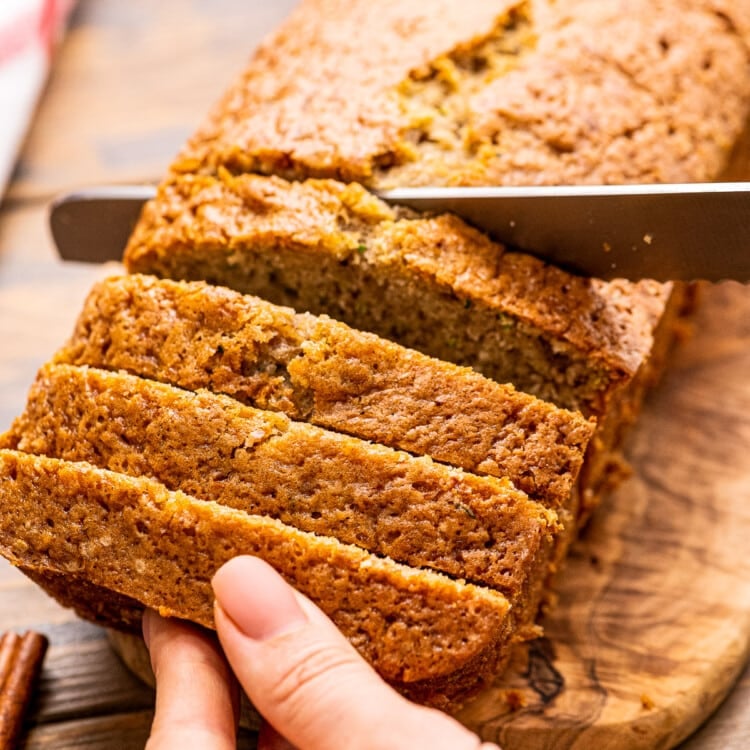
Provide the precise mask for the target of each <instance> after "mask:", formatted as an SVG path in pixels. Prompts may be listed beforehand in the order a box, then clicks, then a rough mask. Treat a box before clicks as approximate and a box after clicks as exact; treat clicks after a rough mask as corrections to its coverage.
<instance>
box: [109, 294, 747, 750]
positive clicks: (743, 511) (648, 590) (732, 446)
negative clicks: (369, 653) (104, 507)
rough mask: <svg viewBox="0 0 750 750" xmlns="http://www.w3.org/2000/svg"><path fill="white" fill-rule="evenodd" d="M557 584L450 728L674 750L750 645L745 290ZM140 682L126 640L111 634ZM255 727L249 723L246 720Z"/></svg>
mask: <svg viewBox="0 0 750 750" xmlns="http://www.w3.org/2000/svg"><path fill="white" fill-rule="evenodd" d="M628 455H629V458H630V461H631V463H632V467H633V474H632V476H631V477H630V478H629V479H628V480H627V481H626V482H625V483H624V484H622V485H621V487H620V488H619V489H618V490H617V491H616V492H615V493H613V494H612V495H611V496H610V497H609V498H608V499H607V500H606V502H605V504H604V505H603V506H602V507H601V508H600V511H599V512H598V513H597V514H596V515H595V517H594V519H593V521H592V523H591V524H590V526H589V528H588V530H587V533H586V534H585V536H584V538H583V539H581V540H580V541H579V542H578V543H577V544H576V545H575V546H574V548H573V550H572V552H571V556H570V558H569V560H568V562H567V564H566V567H565V570H564V571H563V573H562V575H561V576H560V580H559V585H558V592H559V597H560V598H559V602H558V604H557V606H556V607H555V609H554V610H553V611H552V612H551V613H550V615H549V616H548V617H547V618H546V620H545V622H544V626H545V632H546V636H545V638H543V639H541V640H538V641H535V642H534V643H532V644H531V645H530V647H529V649H528V651H524V652H523V653H519V654H518V657H517V659H515V661H514V663H513V665H512V666H511V669H510V670H509V673H507V674H506V675H505V676H504V677H503V678H502V679H501V680H499V681H498V683H497V684H496V685H495V686H494V687H492V688H490V689H488V690H486V691H485V692H484V693H482V695H480V696H479V697H478V698H477V699H476V700H475V701H474V702H472V703H471V704H470V705H469V706H467V707H466V708H465V709H464V711H463V712H462V713H461V714H460V716H459V719H460V720H461V721H463V722H464V723H465V724H466V725H467V726H469V727H471V728H472V729H474V730H475V731H477V732H478V733H479V734H480V735H481V736H482V738H484V739H486V740H493V741H495V742H498V743H499V744H500V745H501V746H502V747H503V748H504V750H553V749H554V750H584V749H585V750H591V749H592V748H595V749H596V750H639V749H640V748H644V749H645V748H648V749H649V750H654V749H656V748H672V747H674V746H676V745H677V744H678V743H679V742H680V741H681V740H683V739H684V738H686V737H687V736H688V735H689V734H691V733H692V732H693V731H694V730H695V729H696V728H697V727H698V726H699V725H700V724H701V723H702V722H703V721H704V720H705V719H706V718H707V717H708V716H709V715H710V714H711V713H712V712H713V710H714V709H715V708H716V707H717V706H718V704H719V703H720V702H721V700H722V699H723V698H724V697H725V695H726V694H727V692H728V691H729V690H730V689H731V687H732V685H733V684H734V682H735V680H736V679H737V677H738V676H739V674H740V672H741V670H742V668H743V666H744V664H745V662H746V660H747V657H748V651H749V648H750V287H743V286H741V285H739V284H736V283H726V284H722V285H718V286H714V287H712V288H710V289H708V290H707V291H706V293H705V298H704V302H703V305H702V307H701V308H700V310H699V313H698V315H697V318H696V320H695V333H694V335H693V337H692V338H691V339H690V340H689V341H688V342H687V343H686V344H685V345H683V346H682V347H681V348H680V349H679V350H678V351H677V352H676V353H675V354H674V356H673V361H672V363H671V366H670V369H669V370H668V372H667V375H666V376H665V378H664V380H663V382H662V383H661V385H660V386H659V387H658V388H657V389H656V390H655V391H654V392H653V393H652V394H651V396H650V398H649V399H648V401H647V403H646V406H645V409H644V412H643V415H642V417H641V419H640V421H639V423H638V426H637V428H636V429H635V431H634V432H633V433H632V435H631V438H630V442H629V445H628ZM114 642H115V645H116V648H117V649H118V650H119V651H120V653H121V654H122V655H123V656H124V658H125V659H126V661H127V662H128V663H129V664H130V666H131V667H132V668H133V669H134V671H136V672H137V673H139V674H141V675H143V676H147V672H148V660H147V658H145V659H144V651H143V647H142V644H141V643H140V641H138V640H137V639H132V638H122V637H119V636H115V638H114ZM250 721H251V722H252V721H253V717H250Z"/></svg>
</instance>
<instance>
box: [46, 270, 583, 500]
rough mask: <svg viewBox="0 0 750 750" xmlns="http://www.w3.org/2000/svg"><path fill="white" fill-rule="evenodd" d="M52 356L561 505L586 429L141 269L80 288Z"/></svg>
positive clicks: (520, 397)
mask: <svg viewBox="0 0 750 750" xmlns="http://www.w3.org/2000/svg"><path fill="white" fill-rule="evenodd" d="M55 359H56V361H57V362H66V363H71V364H78V365H91V366H93V367H99V368H108V369H122V370H127V371H128V372H131V373H134V374H137V375H141V376H143V377H146V378H151V379H154V380H159V381H162V382H166V383H171V384H173V385H178V386H180V387H181V388H187V389H189V390H196V389H199V388H207V389H210V390H212V391H214V392H217V393H225V394H228V395H230V396H232V397H233V398H235V399H237V400H239V401H241V402H243V403H245V404H248V405H251V406H256V407H258V408H261V409H270V410H274V411H280V412H283V413H284V414H286V415H287V416H289V417H290V418H292V419H295V420H302V421H307V422H310V423H311V424H315V425H318V426H320V427H325V428H328V429H331V430H335V431H337V432H342V433H348V434H351V435H354V436H356V437H360V438H363V439H365V440H371V441H373V442H375V443H380V444H382V445H388V446H391V447H393V448H400V449H402V450H405V451H408V452H409V453H413V454H416V455H427V456H431V457H432V458H433V459H435V460H437V461H442V462H444V463H448V464H452V465H453V466H458V467H460V468H463V469H466V470H467V471H470V472H473V473H479V474H490V475H493V476H497V477H508V478H509V479H510V480H511V481H512V482H513V483H514V484H515V485H516V486H517V487H518V488H519V489H521V490H523V491H524V492H526V493H527V494H528V495H529V496H530V497H532V498H533V499H535V500H538V501H539V502H541V503H544V504H545V505H547V506H548V507H551V508H554V509H556V510H558V511H560V510H564V511H570V510H571V509H572V508H571V505H572V502H573V500H572V499H571V494H572V491H573V489H574V487H575V481H576V478H577V476H578V473H579V471H580V468H581V464H582V462H583V453H584V450H585V448H586V445H587V443H588V441H589V439H590V437H591V434H592V432H593V424H592V423H591V422H590V421H587V420H585V419H583V418H582V417H581V415H580V414H578V413H574V412H570V411H566V410H563V409H559V408H556V407H555V406H553V405H552V404H550V403H547V402H544V401H541V400H539V399H537V398H534V397H533V396H530V395H528V394H525V393H522V392H520V391H517V390H516V389H515V388H513V387H512V386H510V385H501V384H498V383H496V382H493V381H491V380H488V379H487V378H484V377H482V376H481V375H480V374H479V373H477V372H475V371H473V370H470V369H469V368H461V367H456V366H455V365H451V364H448V363H446V362H441V361H438V360H435V359H432V358H430V357H427V356H425V355H423V354H420V353H419V352H416V351H414V350H411V349H406V348H404V347H401V346H398V345H396V344H394V343H392V342H390V341H387V340H385V339H382V338H379V337H378V336H375V335H373V334H369V333H363V332H361V331H356V330H353V329H351V328H349V327H348V326H346V325H344V324H342V323H338V322H336V321H334V320H331V319H330V318H328V317H326V316H321V317H314V316H312V315H307V314H295V313H294V312H293V311H292V310H290V309H288V308H283V307H278V306H276V305H273V304H271V303H269V302H266V301H264V300H261V299H258V298H257V297H248V296H242V295H240V294H238V293H236V292H233V291H231V290H229V289H227V288H224V287H215V286H210V285H207V284H203V283H181V282H174V281H170V280H159V279H156V278H154V277H151V276H141V275H137V274H136V275H131V276H119V277H113V278H110V279H106V280H104V281H102V282H100V283H98V284H97V285H96V286H95V287H94V288H93V289H92V291H91V292H90V294H89V297H88V299H87V300H86V303H85V305H84V308H83V310H82V312H81V314H80V316H79V319H78V322H77V324H76V327H75V331H74V332H73V335H72V337H71V339H70V341H69V342H68V344H67V345H66V346H65V347H63V348H62V349H61V351H60V352H59V353H58V354H57V356H56V358H55Z"/></svg>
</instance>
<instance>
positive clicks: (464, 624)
mask: <svg viewBox="0 0 750 750" xmlns="http://www.w3.org/2000/svg"><path fill="white" fill-rule="evenodd" d="M0 509H1V512H0V549H1V550H2V553H3V555H5V556H6V557H7V558H8V559H10V560H11V561H12V562H14V563H15V564H16V565H19V566H22V567H24V568H27V569H31V570H32V571H37V572H38V573H39V575H37V576H36V578H37V580H39V581H41V582H43V581H44V576H45V574H46V573H49V574H51V575H52V578H53V580H52V581H51V582H50V588H51V589H52V590H55V589H56V588H57V586H56V585H55V583H54V577H55V576H70V581H71V591H72V592H73V593H74V594H75V592H76V590H77V587H78V585H79V582H81V581H82V580H83V584H82V587H81V588H82V589H84V590H85V589H86V588H87V587H93V588H92V589H91V590H93V591H97V590H100V589H102V588H103V589H108V590H111V591H112V592H114V593H115V594H116V595H120V596H122V597H128V598H129V599H131V600H132V599H134V600H137V601H138V602H139V603H140V604H141V605H144V606H150V607H154V608H156V609H158V610H159V611H160V612H161V613H162V614H164V615H166V616H177V617H183V618H186V619H189V620H192V621H194V622H197V623H200V624H202V625H205V626H207V627H212V626H213V614H212V609H213V594H212V592H211V586H210V580H211V577H212V576H213V574H214V573H215V572H216V570H217V569H218V568H219V567H220V566H221V565H222V564H223V563H224V562H226V561H227V560H229V559H230V558H232V557H234V556H236V555H238V554H245V553H247V554H254V555H257V556H258V557H261V558H263V559H265V560H267V561H268V562H269V563H270V564H271V565H273V566H274V567H275V568H277V569H278V570H279V571H280V572H281V573H282V575H284V576H285V577H286V579H287V580H288V581H289V582H290V583H291V584H292V585H294V586H295V587H296V588H298V589H299V590H300V591H302V592H303V593H305V594H307V595H309V596H311V597H312V598H314V599H315V601H317V602H318V604H319V605H320V607H321V609H323V611H325V612H326V613H327V614H328V615H329V616H330V617H331V618H332V619H333V621H334V622H335V623H336V625H338V627H339V628H340V629H341V630H342V631H343V632H344V633H345V634H346V635H347V636H348V638H349V639H350V640H351V641H352V643H353V644H354V645H355V646H356V647H357V648H358V649H359V651H360V652H361V653H362V655H363V656H364V657H365V658H367V659H368V660H369V661H370V662H371V663H372V664H373V665H374V666H375V667H376V668H377V669H378V671H379V672H380V674H382V675H383V676H384V677H385V678H386V679H387V680H389V681H390V682H392V683H393V684H394V685H395V686H397V687H399V688H400V689H402V690H404V692H406V693H407V694H408V695H410V696H412V697H414V698H416V699H429V700H433V701H434V702H435V703H437V704H438V705H446V704H449V703H450V700H451V698H452V696H453V695H455V694H459V693H461V692H463V691H465V690H466V689H467V687H468V686H470V685H471V686H473V685H474V684H475V681H476V679H477V675H480V676H487V675H490V674H492V673H493V672H495V671H496V669H497V668H498V666H499V665H501V664H502V662H503V661H504V660H505V659H506V658H507V655H508V646H509V644H510V640H511V632H510V628H509V622H510V620H509V616H508V615H509V611H510V608H509V604H508V602H507V600H506V599H505V598H504V597H503V596H502V595H501V594H499V593H497V592H494V591H492V590H490V589H486V588H482V587H478V586H473V585H471V584H465V583H462V582H459V581H455V580H453V579H450V578H447V577H445V576H443V575H440V574H438V573H434V572H432V571H429V570H419V569H416V568H409V567H406V566H403V565H399V564H397V563H395V562H392V561H390V560H388V559H381V558H378V557H376V556H374V555H371V554H369V553H367V552H365V551H363V550H361V549H359V548H357V547H353V546H350V545H346V544H342V543H341V542H339V541H337V540H336V539H333V538H331V537H325V536H316V535H313V534H309V533H305V532H302V531H298V530H296V529H294V528H291V527H289V526H286V525H284V524H282V523H281V522H279V521H277V520H274V519H270V518H264V517H260V516H254V515H248V514H247V513H243V512H241V511H238V510H235V509H233V508H227V507H225V506H222V505H219V504H218V503H214V502H205V501H198V500H195V499H194V498H191V497H190V496H188V495H185V494H184V493H182V492H168V491H167V490H166V489H165V488H164V486H163V485H161V484H160V483H158V482H156V481H154V480H151V479H148V478H144V477H130V476H127V475H125V474H121V473H118V472H111V471H107V470H102V469H98V468H95V467H92V466H91V465H89V464H87V463H72V462H65V461H60V460H58V459H54V458H48V457H40V456H32V455H29V454H25V453H18V452H15V451H8V450H0ZM186 540H188V542H189V543H186ZM58 586H59V584H58ZM60 588H63V591H64V587H62V586H60ZM78 590H81V589H78ZM69 595H70V591H69V592H68V596H69ZM86 598H88V597H86ZM124 601H127V600H124ZM110 609H111V610H116V608H114V607H111V608H110ZM101 612H106V609H105V610H101ZM130 614H131V616H132V608H131V610H130ZM111 624H112V625H114V626H118V625H120V626H122V623H121V622H120V621H119V618H118V619H117V620H116V621H114V622H112V623H111Z"/></svg>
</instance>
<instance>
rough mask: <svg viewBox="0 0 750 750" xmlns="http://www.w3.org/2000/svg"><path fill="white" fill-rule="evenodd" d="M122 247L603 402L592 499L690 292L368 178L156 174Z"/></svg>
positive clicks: (134, 255)
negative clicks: (519, 238)
mask: <svg viewBox="0 0 750 750" xmlns="http://www.w3.org/2000/svg"><path fill="white" fill-rule="evenodd" d="M125 261H126V264H127V267H128V269H129V270H130V271H131V272H139V273H140V272H143V273H154V274H156V275H158V276H163V277H171V278H176V279H205V280H207V281H209V282H211V283H214V284H222V285H226V286H230V287H233V288H235V289H237V290H239V291H240V292H243V293H251V294H257V295H259V296H261V297H265V298H266V299H268V300H270V301H272V302H274V303H276V304H281V305H289V306H292V307H294V308H295V309H297V310H307V311H311V312H313V313H315V314H328V315H330V316H331V317H333V318H336V319H338V320H341V321H344V322H345V323H347V324H349V325H351V326H352V327H354V328H357V329H361V330H367V331H373V332H375V333H377V334H379V335H380V336H383V337H384V338H388V339H392V340H394V341H398V342H399V343H401V344H402V345H404V346H407V347H410V348H414V349H417V350H420V351H422V352H423V353H426V354H428V355H430V356H432V357H435V358H438V359H442V360H447V361H451V362H454V363H457V364H459V365H462V366H468V367H472V368H474V369H476V370H477V371H479V372H481V373H482V374H484V375H485V376H487V377H488V378H491V379H494V380H496V381H498V382H502V383H505V382H511V383H513V384H514V385H515V386H516V387H517V388H518V389H519V390H521V391H525V392H528V393H531V394H533V395H536V396H537V397H539V398H542V399H544V400H548V401H551V402H553V403H555V404H557V405H558V406H561V407H564V408H567V409H571V410H575V409H579V410H581V411H582V412H583V413H584V414H585V415H587V416H591V415H593V416H596V417H597V418H598V419H599V422H600V428H601V429H600V432H599V435H598V440H595V441H592V443H591V444H590V447H589V455H588V457H587V463H588V464H589V468H588V471H587V473H586V475H585V477H584V478H583V483H582V485H581V486H582V496H583V498H584V504H585V506H586V509H585V510H590V508H591V507H593V506H594V505H595V503H596V500H597V497H598V495H599V493H600V491H601V488H602V487H603V483H604V482H605V481H606V478H607V469H608V463H609V461H610V458H611V455H612V454H613V452H615V451H616V449H617V446H618V443H619V439H620V436H621V433H622V432H623V428H624V426H625V425H627V424H628V423H630V422H632V420H633V419H634V417H635V415H636V414H637V412H638V407H639V405H640V395H641V391H640V389H639V388H637V387H636V386H635V385H634V383H635V381H636V380H637V379H638V378H639V377H641V376H642V375H643V374H644V372H645V369H646V367H647V366H651V365H650V363H649V359H650V355H651V353H652V352H653V351H654V349H655V348H658V346H660V344H659V341H660V339H663V340H664V341H666V342H669V341H670V340H671V334H672V322H673V319H674V317H675V316H676V315H677V313H678V311H679V309H680V306H681V304H682V298H683V295H682V289H681V288H680V289H678V290H674V291H673V288H672V286H671V285H664V284H658V283H656V282H650V281H643V282H639V283H637V284H634V283H631V282H627V281H614V282H604V281H599V280H595V279H584V278H580V277H576V276H572V275H571V274H568V273H565V272H564V271H562V270H559V269H556V268H553V267H550V266H547V265H545V264H544V263H542V262H541V261H539V260H537V259H535V258H533V257H531V256H528V255H524V254H521V253H516V252H508V251H505V250H504V249H503V248H502V247H501V246H499V245H497V244H495V243H493V242H491V241H490V240H488V239H487V238H486V237H485V236H483V235H482V234H480V233H479V232H477V231H476V230H474V229H472V228H470V227H469V226H467V225H466V224H464V223H463V222H461V221H460V220H459V219H456V218H455V217H451V216H437V217H431V218H425V217H417V216H414V215H413V214H411V213H409V212H404V211H399V210H398V209H392V208H391V207H389V206H386V205H385V204H384V203H382V202H381V201H379V200H378V199H377V198H375V197H373V196H372V195H370V194H369V193H367V192H366V191H365V190H364V188H362V187H360V186H358V185H343V184H341V183H337V182H333V181H318V180H310V181H306V182H302V183H289V182H285V181H283V180H281V179H278V178H265V177H258V176H254V175H242V176H239V177H233V176H230V175H228V174H226V173H222V174H221V175H220V176H219V177H207V176H183V177H179V178H176V179H174V180H173V181H171V182H167V183H165V184H164V185H162V186H161V188H160V191H159V195H158V197H157V198H156V200H155V201H153V202H152V203H150V204H149V205H148V206H147V207H146V209H145V210H144V213H143V216H142V218H141V222H140V223H139V225H138V227H137V228H136V231H135V233H134V235H133V236H132V238H131V242H130V244H129V245H128V248H127V251H126V256H125ZM653 364H654V365H656V363H653ZM607 418H609V419H610V420H611V422H612V425H611V426H606V429H605V424H604V422H605V421H606V419H607Z"/></svg>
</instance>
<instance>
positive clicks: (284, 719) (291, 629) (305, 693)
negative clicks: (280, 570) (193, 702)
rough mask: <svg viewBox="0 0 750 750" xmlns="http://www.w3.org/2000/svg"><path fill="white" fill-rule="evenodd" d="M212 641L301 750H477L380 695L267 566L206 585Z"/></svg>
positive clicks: (391, 695)
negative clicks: (215, 637) (211, 604)
mask: <svg viewBox="0 0 750 750" xmlns="http://www.w3.org/2000/svg"><path fill="white" fill-rule="evenodd" d="M213 587H214V593H215V595H216V608H215V615H216V626H217V631H218V634H219V640H220V641H221V644H222V646H223V648H224V652H225V653H226V655H227V658H228V659H229V662H230V664H231V665H232V668H233V669H234V672H235V674H236V675H237V677H238V678H239V680H240V682H241V684H242V685H243V687H244V688H245V691H246V692H247V694H248V697H249V698H250V700H251V701H252V702H253V703H254V704H255V707H256V708H257V709H258V710H259V711H260V713H261V714H262V715H263V716H264V717H265V718H266V719H267V720H268V721H270V723H271V724H272V725H273V726H274V727H276V729H277V730H278V731H279V732H280V733H281V734H283V735H284V737H286V738H287V740H289V741H290V742H291V743H293V744H294V745H296V746H297V747H298V748H300V750H329V749H330V750H338V748H342V747H346V748H358V749H359V750H380V748H383V750H385V749H386V748H387V750H398V749H399V748H409V750H420V749H422V748H424V749H425V750H427V748H429V749H430V750H449V749H450V750H477V749H478V748H479V747H480V741H479V739H478V738H477V737H476V736H475V735H474V734H472V733H471V732H469V731H468V730H467V729H465V728H464V727H462V726H461V725H460V724H459V723H458V722H457V721H455V720H453V719H451V718H450V717H448V716H446V715H445V714H442V713H440V712H439V711H434V710H431V709H427V708H423V707H420V706H416V705H414V704H412V703H409V702H408V701H406V700H405V699H404V698H402V697H401V696H400V695H398V693H396V692H395V691H394V690H393V689H391V688H390V687H388V686H387V685H386V684H385V683H384V682H383V681H382V680H381V679H380V677H378V675H377V674H376V673H375V672H374V670H373V669H372V668H371V667H370V666H369V665H368V664H366V663H365V662H364V660H363V659H362V658H361V657H360V656H359V654H357V652H356V651H355V650H354V648H353V647H352V646H351V644H350V643H349V642H348V641H347V640H346V639H345V638H344V636H343V635H342V634H341V633H340V632H339V631H338V630H337V629H336V628H335V626H334V625H333V624H332V623H331V622H330V620H328V619H327V618H325V616H324V615H323V614H322V613H321V612H320V611H319V610H317V608H316V607H315V606H314V605H313V604H312V603H311V602H309V601H308V600H306V599H305V598H304V597H302V596H301V595H300V594H298V593H296V592H295V591H294V590H293V589H292V588H291V587H290V586H288V585H287V584H286V583H285V582H284V580H283V579H282V578H281V577H280V576H279V575H278V574H277V573H276V572H275V571H274V570H273V568H271V567H270V566H269V565H267V564H266V563H264V562H262V561H261V560H259V559H257V558H252V557H238V558H235V559H234V560H231V561H230V562H229V563H227V564H226V565H224V566H223V567H222V568H221V569H220V570H219V571H218V573H217V574H216V576H215V577H214V580H213Z"/></svg>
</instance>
